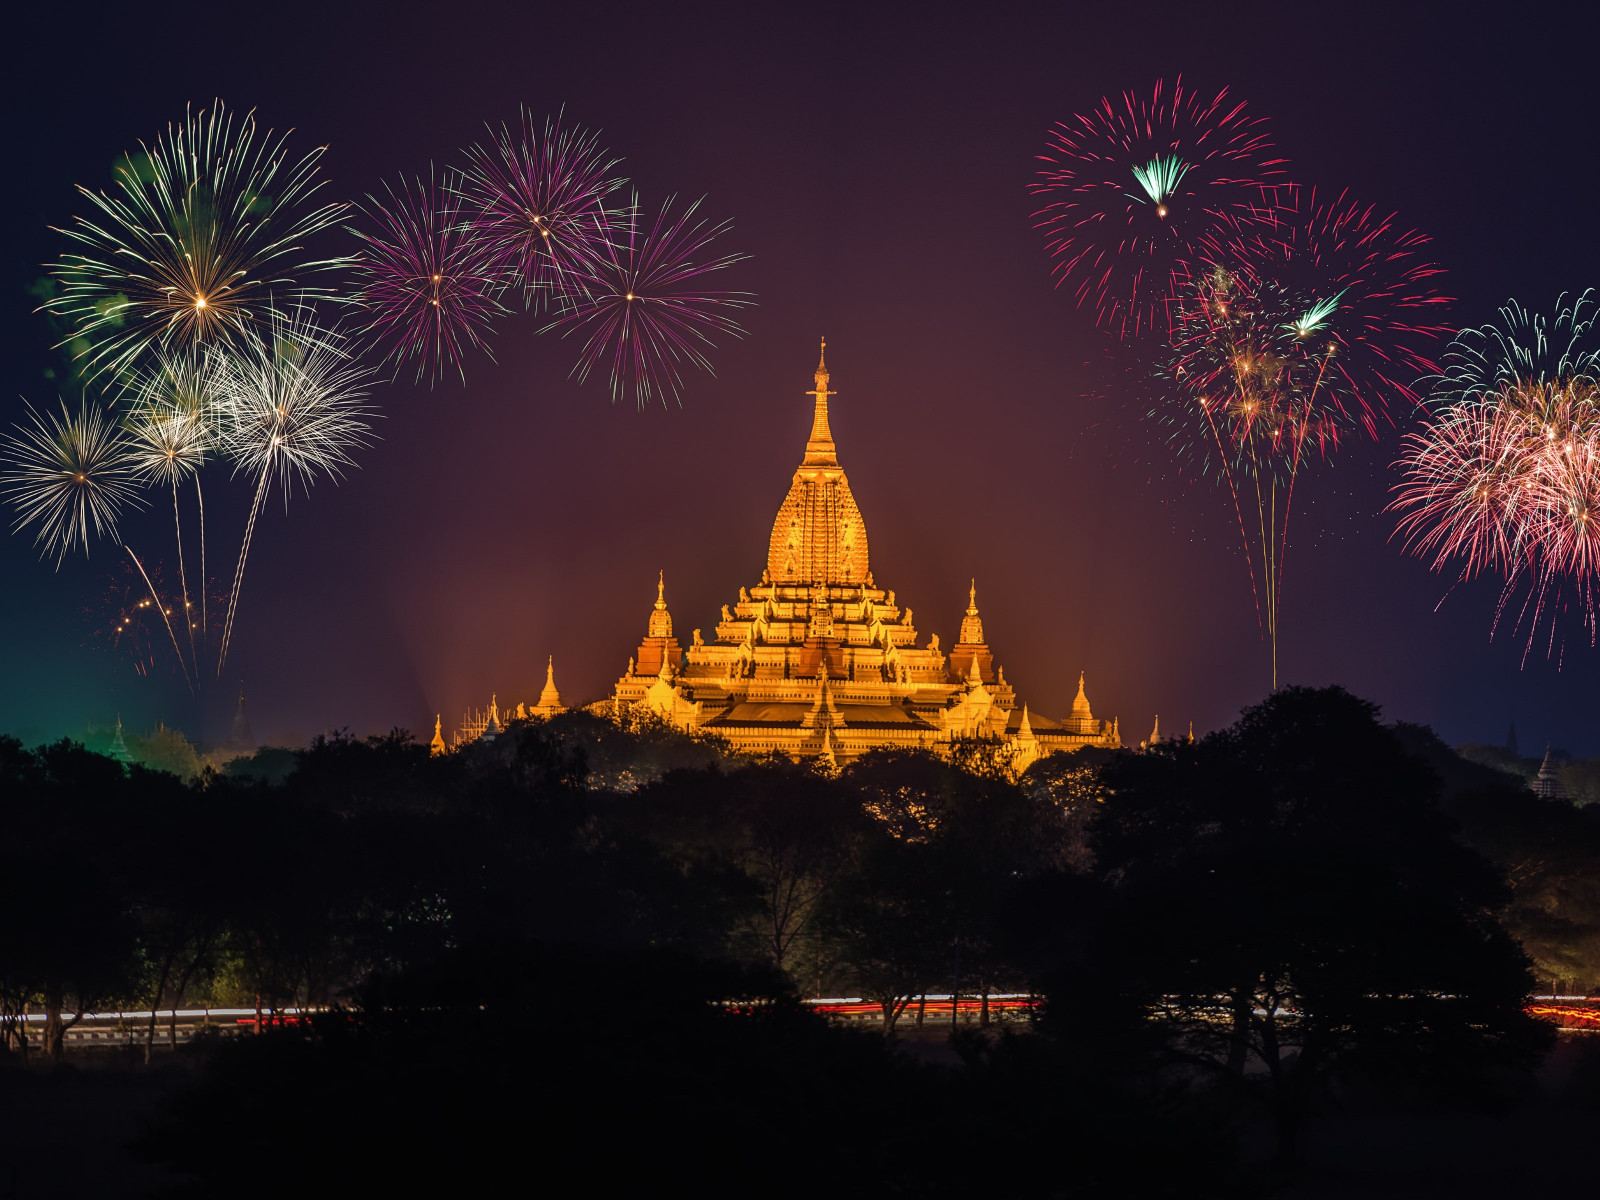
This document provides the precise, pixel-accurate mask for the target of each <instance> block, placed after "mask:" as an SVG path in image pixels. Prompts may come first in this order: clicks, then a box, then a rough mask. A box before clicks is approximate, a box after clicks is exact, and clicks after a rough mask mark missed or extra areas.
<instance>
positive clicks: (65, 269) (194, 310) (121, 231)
mask: <svg viewBox="0 0 1600 1200" xmlns="http://www.w3.org/2000/svg"><path fill="white" fill-rule="evenodd" d="M324 149H325V147H319V148H318V149H315V150H313V151H312V152H311V153H309V154H307V155H305V156H303V157H301V158H299V159H291V158H290V156H289V154H288V151H287V149H286V138H285V137H274V135H273V133H272V132H271V131H270V130H269V131H268V132H267V133H266V134H265V135H262V136H260V137H259V138H258V135H257V130H256V122H255V116H254V114H253V113H246V114H245V116H244V118H243V119H242V120H237V121H236V120H235V116H234V114H233V113H230V112H228V111H227V109H226V107H225V106H224V105H223V103H222V102H221V101H220V100H219V101H217V102H216V104H215V106H214V108H213V109H212V110H211V111H210V112H209V113H207V112H205V111H201V112H198V113H193V112H191V113H189V114H187V115H186V116H185V117H184V120H183V121H182V122H181V123H179V124H177V125H169V126H168V128H167V133H166V135H165V136H164V137H161V138H158V139H157V140H156V143H155V145H154V146H146V145H144V144H143V143H140V150H139V152H138V153H136V154H130V155H128V156H127V157H126V158H125V159H124V160H123V161H122V162H121V163H120V164H119V165H118V167H117V171H116V175H117V181H116V190H115V192H114V193H113V194H110V195H108V194H107V193H105V192H91V191H89V190H88V189H87V188H79V189H78V190H79V191H80V192H81V193H82V194H83V195H84V196H85V197H86V198H87V199H88V200H89V201H90V202H91V203H92V204H93V205H94V208H95V210H96V211H94V212H93V213H92V215H91V216H88V217H78V218H76V219H75V220H74V223H73V224H72V225H71V226H70V227H68V228H66V229H63V230H60V231H59V232H62V233H64V234H66V236H67V237H69V238H71V239H72V240H73V241H74V242H75V243H76V244H77V245H78V246H79V247H81V249H77V250H73V251H71V252H68V253H65V254H63V255H62V256H61V261H60V262H58V263H56V264H55V268H54V274H55V276H56V277H57V279H58V280H59V281H60V285H61V293H60V294H59V295H57V296H55V297H53V298H52V299H51V300H49V301H48V302H47V303H46V304H45V307H46V308H47V309H49V310H51V311H52V312H54V313H56V314H58V315H59V316H61V317H63V318H65V319H66V321H67V322H68V324H69V326H70V327H71V328H72V331H73V332H72V337H71V338H70V339H69V343H70V345H71V346H72V348H73V351H74V357H75V358H77V359H78V360H80V361H81V362H82V363H83V370H84V373H85V375H86V376H87V377H90V378H93V377H94V376H96V375H98V374H100V373H102V372H110V373H112V374H116V373H119V372H121V371H122V370H123V369H125V368H126V367H127V366H128V365H129V364H130V363H132V362H133V360H134V359H135V358H137V357H138V356H139V355H140V354H141V353H142V352H143V351H144V350H145V349H146V348H147V347H149V346H151V345H176V346H180V347H183V346H196V345H209V344H214V343H216V342H219V341H226V340H227V339H229V338H232V337H235V336H237V335H238V334H240V333H241V332H243V331H244V330H246V329H248V328H249V327H250V326H251V325H252V324H253V323H256V322H259V321H260V320H261V319H262V318H263V317H265V316H266V315H267V314H268V313H269V312H270V310H271V307H272V294H273V292H274V291H276V292H277V294H278V295H279V297H280V298H282V297H283V296H286V295H294V294H303V293H306V292H308V291H309V290H310V289H307V288H304V287H302V286H301V285H300V283H299V282H298V281H299V280H300V279H301V278H302V277H303V276H305V275H306V274H308V273H312V272H315V271H318V270H320V269H324V268H328V267H333V266H337V265H339V263H340V261H341V260H320V261H319V260H315V259H313V258H312V257H311V256H310V255H309V253H308V251H307V250H306V248H305V243H306V242H307V240H308V239H310V238H311V237H312V236H313V235H315V234H316V233H317V232H318V231H320V230H322V229H325V228H327V227H329V226H330V225H332V224H334V223H335V222H336V221H337V220H338V219H339V216H340V214H341V213H342V212H343V207H344V206H343V205H338V204H328V205H323V206H322V207H320V208H312V207H310V203H309V202H310V200H311V198H312V196H313V195H314V193H315V192H316V191H317V189H318V188H319V187H320V186H321V183H320V181H319V180H318V179H317V166H318V161H319V160H320V158H321V157H322V153H323V150H324ZM64 344H68V343H64Z"/></svg>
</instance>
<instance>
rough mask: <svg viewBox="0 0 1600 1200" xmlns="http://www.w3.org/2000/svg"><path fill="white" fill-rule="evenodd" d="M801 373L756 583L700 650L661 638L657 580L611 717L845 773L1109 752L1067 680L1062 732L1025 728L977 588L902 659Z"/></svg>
mask: <svg viewBox="0 0 1600 1200" xmlns="http://www.w3.org/2000/svg"><path fill="white" fill-rule="evenodd" d="M826 350H827V343H826V342H824V343H823V357H822V359H821V360H820V361H819V362H818V364H817V370H816V375H815V380H816V386H815V388H813V389H812V391H810V392H809V393H807V394H808V395H811V396H813V397H815V410H814V415H813V418H812V425H811V436H810V438H809V439H807V441H806V447H805V455H804V457H803V458H802V460H801V462H800V466H799V467H798V469H797V470H796V471H795V474H794V481H793V483H792V484H791V485H790V487H789V494H788V495H787V496H786V497H785V498H784V501H783V504H782V505H781V506H780V507H779V509H778V514H777V517H776V519H775V520H774V521H773V523H772V537H771V539H770V540H769V542H768V546H767V564H766V569H765V570H764V571H762V573H761V579H760V581H759V582H758V583H756V584H754V585H753V586H750V587H742V588H740V589H739V596H738V599H737V600H736V601H734V602H733V603H731V604H725V605H723V606H722V614H721V619H720V620H719V621H718V622H717V623H716V627H715V630H714V636H713V637H712V638H711V639H710V640H707V639H705V638H704V637H702V635H701V630H699V629H696V630H694V631H693V634H692V635H691V638H690V642H689V645H688V647H687V648H685V647H683V646H682V645H681V644H680V643H679V641H678V639H677V637H676V636H675V635H674V633H673V622H672V616H671V613H670V612H669V611H668V608H667V601H666V586H665V580H664V578H661V577H658V579H657V584H656V600H655V607H654V608H653V609H652V610H651V612H650V614H649V618H648V622H647V625H646V631H645V637H644V640H643V641H642V642H641V643H640V644H639V647H638V649H637V650H636V651H635V653H634V656H633V658H632V659H630V660H629V662H628V669H627V671H626V672H625V673H624V674H623V675H622V677H621V678H620V679H618V680H617V683H616V687H615V688H614V690H613V693H612V696H611V699H610V701H609V707H610V708H611V710H612V711H613V712H616V713H619V714H620V713H623V712H626V711H629V710H639V709H641V708H642V709H644V710H647V711H649V712H652V713H654V714H656V715H658V716H660V717H661V718H663V719H665V720H667V721H669V722H671V723H672V724H673V725H676V726H677V727H679V728H680V729H683V730H685V731H687V732H691V733H707V734H714V735H716V736H717V737H719V738H721V739H723V740H724V741H726V742H727V743H729V744H730V745H731V746H732V747H733V748H734V749H735V750H737V751H741V752H745V753H753V754H766V753H770V752H773V751H778V752H780V753H783V754H787V755H789V756H791V757H793V758H797V759H799V758H820V759H823V760H826V761H828V762H832V763H834V764H843V763H847V762H849V761H850V760H852V759H854V758H857V757H859V756H860V755H862V754H865V753H866V752H867V751H869V750H875V749H880V748H894V749H912V748H923V749H929V750H934V751H944V750H948V749H949V748H950V747H951V746H952V745H953V744H955V743H956V742H958V741H962V740H983V741H986V742H989V743H992V744H997V745H998V746H1000V747H1001V748H1003V750H1004V751H1005V752H1006V753H1007V754H1008V755H1009V757H1010V759H1011V762H1012V764H1013V767H1014V769H1016V770H1019V771H1020V770H1024V769H1026V767H1027V766H1028V765H1029V764H1030V763H1032V762H1034V761H1035V760H1037V759H1038V758H1040V757H1041V756H1043V755H1046V754H1050V753H1053V752H1055V751H1060V750H1073V749H1076V748H1078V747H1080V746H1105V747H1114V746H1118V745H1120V744H1121V738H1120V736H1119V732H1118V728H1117V723H1116V722H1115V721H1104V720H1096V719H1095V717H1094V714H1093V713H1092V712H1091V711H1090V707H1089V700H1088V697H1087V696H1086V694H1085V692H1084V682H1083V678H1082V676H1080V677H1079V680H1078V694H1077V698H1076V699H1075V700H1074V701H1073V704H1072V711H1071V714H1070V715H1069V716H1067V717H1066V718H1064V719H1062V720H1050V719H1048V718H1045V717H1042V716H1039V715H1038V714H1030V713H1029V711H1028V708H1027V706H1026V705H1024V704H1021V703H1020V702H1019V701H1018V698H1017V695H1016V692H1015V690H1014V689H1013V688H1012V686H1011V685H1010V684H1009V683H1007V682H1006V677H1005V671H1004V669H1003V668H1002V667H1001V666H1000V665H999V664H998V663H997V662H996V661H995V656H994V652H993V651H992V650H991V649H990V647H989V645H988V643H987V642H986V641H985V640H984V635H983V621H982V618H981V617H980V615H979V612H978V602H977V587H976V584H975V583H974V586H973V588H972V590H971V592H969V593H968V601H967V611H966V614H965V616H964V617H963V618H962V621H961V633H960V638H959V640H958V641H957V642H956V644H955V645H953V646H951V647H950V648H949V651H948V653H946V652H945V651H944V650H942V649H941V648H940V646H939V638H938V635H933V636H931V637H929V638H928V639H927V642H926V644H924V645H918V636H917V629H916V626H915V624H913V621H912V609H911V607H910V606H909V605H902V604H901V603H900V601H899V598H898V597H897V596H896V595H895V593H894V591H893V590H892V589H885V588H882V587H879V586H878V584H877V582H876V581H875V580H874V579H873V575H872V568H871V565H870V561H869V558H868V550H867V546H868V542H867V528H866V523H865V521H864V520H863V519H862V516H861V510H860V509H859V508H858V507H857V505H856V501H855V497H854V496H853V495H852V494H851V491H850V481H849V479H848V478H847V477H846V476H845V472H844V469H843V467H841V466H840V465H839V456H838V450H837V447H836V446H835V444H834V440H833V433H832V431H831V429H830V428H829V425H828V397H829V396H832V395H834V394H835V393H834V392H831V391H829V389H828V368H827V360H826Z"/></svg>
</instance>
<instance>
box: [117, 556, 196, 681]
mask: <svg viewBox="0 0 1600 1200" xmlns="http://www.w3.org/2000/svg"><path fill="white" fill-rule="evenodd" d="M122 548H123V549H124V550H126V551H127V552H128V557H129V558H131V559H133V565H134V566H136V567H138V568H139V575H140V577H141V578H143V580H144V583H145V586H146V587H147V588H149V589H150V602H151V603H152V604H154V605H155V606H156V611H157V612H159V613H160V614H161V621H162V624H164V625H165V626H166V627H167V636H168V637H169V638H171V639H172V653H173V654H174V655H176V656H177V659H178V668H179V670H181V671H182V672H183V682H184V683H185V684H186V685H187V686H188V688H189V693H190V695H193V694H194V680H192V679H190V678H189V667H188V664H186V663H185V662H184V661H183V651H182V650H180V649H178V635H177V634H175V633H174V632H173V631H172V618H171V617H170V616H169V615H168V614H167V610H166V607H165V606H164V605H163V604H162V603H161V597H160V596H158V595H156V585H155V584H153V583H151V582H150V576H149V575H148V574H146V573H145V569H144V564H143V563H142V562H140V561H139V556H138V555H137V554H135V553H134V552H133V549H132V547H130V546H129V545H128V543H126V542H124V543H122Z"/></svg>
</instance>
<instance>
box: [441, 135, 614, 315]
mask: <svg viewBox="0 0 1600 1200" xmlns="http://www.w3.org/2000/svg"><path fill="white" fill-rule="evenodd" d="M489 135H490V143H489V145H488V146H480V145H474V146H471V147H469V148H468V149H467V151H466V156H467V162H468V165H467V169H466V170H465V171H464V172H463V173H462V175H461V177H460V180H459V185H458V186H459V187H460V189H461V192H462V195H463V197H464V198H465V201H466V205H465V216H466V220H467V221H468V222H469V223H470V226H471V235H472V237H473V238H474V239H475V240H477V241H478V242H479V243H480V245H481V247H482V249H483V251H484V252H485V254H486V255H487V258H488V261H489V265H490V269H491V271H492V273H493V274H494V275H495V276H496V278H497V282H498V287H499V288H501V289H504V290H512V289H516V290H521V291H522V293H523V304H524V307H526V308H530V309H531V308H535V307H542V306H544V305H546V304H548V303H550V302H551V301H552V299H556V298H559V296H560V295H561V294H563V293H565V292H570V291H581V290H582V286H583V281H584V280H585V279H586V278H588V277H590V276H593V275H594V274H596V273H597V272H599V271H600V270H601V269H602V265H603V262H604V259H605V255H606V247H607V246H608V245H609V244H610V243H611V241H612V240H613V226H615V225H616V223H617V222H618V220H619V219H622V220H625V219H626V218H627V216H628V214H627V213H626V212H620V211H612V210H608V209H607V208H606V207H605V198H606V196H607V195H609V194H610V193H611V192H613V191H615V190H616V189H617V188H619V187H621V186H622V184H623V183H624V182H625V181H624V180H623V179H621V178H620V177H616V176H612V175H611V174H610V172H611V170H612V168H613V167H615V166H616V165H617V163H618V162H619V161H620V160H619V159H616V158H613V157H611V156H610V155H609V154H608V152H607V151H605V150H603V149H602V148H601V146H600V143H599V137H598V135H597V134H594V133H590V132H588V131H586V130H584V129H581V128H580V129H568V128H563V127H562V125H561V120H560V118H559V117H558V118H557V119H556V120H554V121H547V122H546V123H545V127H544V132H543V134H542V135H541V134H540V133H539V132H538V130H537V129H535V127H534V120H533V116H532V114H531V113H529V112H528V110H527V109H523V111H522V122H521V126H520V129H518V130H517V131H513V130H512V129H510V128H509V127H508V126H505V125H502V126H501V127H500V131H499V132H498V133H496V132H495V131H494V130H493V129H492V128H491V129H490V130H489Z"/></svg>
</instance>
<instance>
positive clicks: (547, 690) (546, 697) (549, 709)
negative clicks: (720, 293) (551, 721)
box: [533, 654, 566, 717]
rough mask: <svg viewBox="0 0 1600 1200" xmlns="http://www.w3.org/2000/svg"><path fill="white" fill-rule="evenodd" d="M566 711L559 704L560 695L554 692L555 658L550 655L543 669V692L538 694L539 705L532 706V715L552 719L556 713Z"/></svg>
mask: <svg viewBox="0 0 1600 1200" xmlns="http://www.w3.org/2000/svg"><path fill="white" fill-rule="evenodd" d="M564 711H566V710H565V708H564V707H563V705H562V703H561V693H560V692H559V691H557V690H556V656H555V655H554V654H552V655H551V656H550V659H549V661H548V662H546V663H545V667H544V691H542V692H540V693H539V703H538V704H535V705H534V706H533V713H534V715H535V716H539V717H553V716H555V715H556V713H558V712H564Z"/></svg>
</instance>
